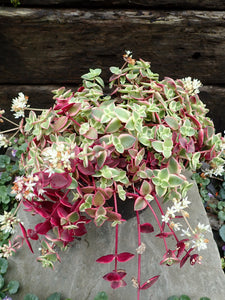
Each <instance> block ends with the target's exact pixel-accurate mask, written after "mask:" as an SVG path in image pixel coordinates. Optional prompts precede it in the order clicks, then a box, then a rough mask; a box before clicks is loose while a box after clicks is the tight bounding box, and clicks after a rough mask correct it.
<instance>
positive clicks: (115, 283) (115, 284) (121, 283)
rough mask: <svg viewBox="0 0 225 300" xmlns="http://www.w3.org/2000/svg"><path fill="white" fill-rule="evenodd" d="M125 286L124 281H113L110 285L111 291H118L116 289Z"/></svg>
mask: <svg viewBox="0 0 225 300" xmlns="http://www.w3.org/2000/svg"><path fill="white" fill-rule="evenodd" d="M126 285H127V284H126V282H125V281H124V280H120V281H113V282H112V283H111V288H112V289H114V290H115V289H118V288H120V287H124V286H126Z"/></svg>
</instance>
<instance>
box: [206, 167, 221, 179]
mask: <svg viewBox="0 0 225 300" xmlns="http://www.w3.org/2000/svg"><path fill="white" fill-rule="evenodd" d="M224 172H225V170H224V166H223V165H220V166H218V167H217V168H215V169H206V170H205V171H204V173H205V175H206V176H209V177H212V176H213V175H214V176H222V175H223V173H224Z"/></svg>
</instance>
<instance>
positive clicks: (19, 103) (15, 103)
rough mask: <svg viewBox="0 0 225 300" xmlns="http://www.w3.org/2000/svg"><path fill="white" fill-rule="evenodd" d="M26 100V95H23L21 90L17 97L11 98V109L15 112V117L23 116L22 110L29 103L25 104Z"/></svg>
mask: <svg viewBox="0 0 225 300" xmlns="http://www.w3.org/2000/svg"><path fill="white" fill-rule="evenodd" d="M27 100H28V97H27V96H25V95H24V94H23V93H22V92H20V93H19V96H18V97H17V98H14V99H13V100H12V107H11V111H14V112H15V113H14V117H15V118H20V117H24V110H25V108H27V107H29V105H27Z"/></svg>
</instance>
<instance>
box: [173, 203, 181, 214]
mask: <svg viewBox="0 0 225 300" xmlns="http://www.w3.org/2000/svg"><path fill="white" fill-rule="evenodd" d="M172 209H173V210H174V212H175V213H176V212H180V211H181V209H182V203H181V202H178V201H176V202H174V205H173V206H172Z"/></svg>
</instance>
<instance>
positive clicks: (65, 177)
mask: <svg viewBox="0 0 225 300" xmlns="http://www.w3.org/2000/svg"><path fill="white" fill-rule="evenodd" d="M71 183H72V178H71V176H70V175H69V174H68V173H54V174H52V176H51V177H50V185H51V187H52V188H53V189H63V188H66V187H68V186H70V185H71Z"/></svg>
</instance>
